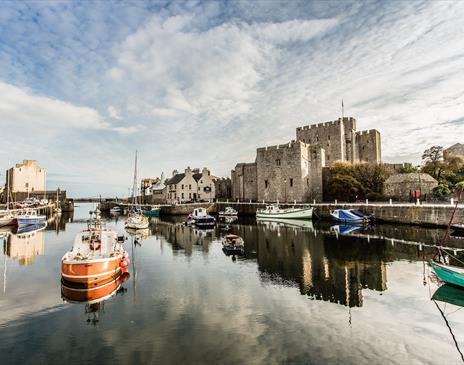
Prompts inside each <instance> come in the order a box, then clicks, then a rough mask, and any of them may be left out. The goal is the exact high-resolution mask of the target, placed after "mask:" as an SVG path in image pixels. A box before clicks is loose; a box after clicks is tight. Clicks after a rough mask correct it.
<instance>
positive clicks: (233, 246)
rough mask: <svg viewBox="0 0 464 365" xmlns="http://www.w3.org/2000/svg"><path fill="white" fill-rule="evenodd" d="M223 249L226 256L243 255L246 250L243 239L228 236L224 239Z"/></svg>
mask: <svg viewBox="0 0 464 365" xmlns="http://www.w3.org/2000/svg"><path fill="white" fill-rule="evenodd" d="M222 249H223V251H224V252H225V253H226V254H234V255H235V254H242V253H243V252H244V250H245V245H244V241H243V238H242V237H240V236H237V235H235V234H228V235H226V236H224V237H223V238H222Z"/></svg>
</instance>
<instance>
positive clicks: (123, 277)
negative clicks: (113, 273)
mask: <svg viewBox="0 0 464 365" xmlns="http://www.w3.org/2000/svg"><path fill="white" fill-rule="evenodd" d="M129 278H130V274H129V271H127V270H126V271H125V272H123V273H122V274H121V282H122V283H124V282H126V281H127V280H129Z"/></svg>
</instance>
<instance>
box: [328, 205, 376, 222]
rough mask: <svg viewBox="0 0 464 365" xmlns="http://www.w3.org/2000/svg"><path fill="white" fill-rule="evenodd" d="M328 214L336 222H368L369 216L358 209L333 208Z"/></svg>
mask: <svg viewBox="0 0 464 365" xmlns="http://www.w3.org/2000/svg"><path fill="white" fill-rule="evenodd" d="M330 216H331V217H332V218H333V219H335V220H336V221H338V222H344V223H355V224H362V223H368V222H369V220H370V218H371V217H370V216H369V215H367V214H366V213H364V212H362V211H360V210H358V209H335V210H334V211H332V212H330Z"/></svg>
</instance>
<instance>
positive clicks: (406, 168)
mask: <svg viewBox="0 0 464 365" xmlns="http://www.w3.org/2000/svg"><path fill="white" fill-rule="evenodd" d="M418 170H419V169H418V168H417V167H415V166H413V165H412V163H409V162H406V163H405V164H404V165H403V167H401V168H400V170H399V173H400V174H410V173H416V172H418Z"/></svg>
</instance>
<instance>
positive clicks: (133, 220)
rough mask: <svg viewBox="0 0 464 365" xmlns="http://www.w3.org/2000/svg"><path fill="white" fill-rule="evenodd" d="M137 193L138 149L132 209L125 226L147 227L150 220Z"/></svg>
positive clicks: (132, 227) (133, 227)
mask: <svg viewBox="0 0 464 365" xmlns="http://www.w3.org/2000/svg"><path fill="white" fill-rule="evenodd" d="M136 193H137V151H135V167H134V182H133V185H132V209H131V211H130V212H129V215H128V217H127V220H126V224H125V227H126V228H131V229H146V228H148V225H149V224H150V222H149V221H148V218H147V217H145V216H144V215H143V212H142V209H141V208H140V206H139V205H138V201H137V200H138V199H137V196H136Z"/></svg>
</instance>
